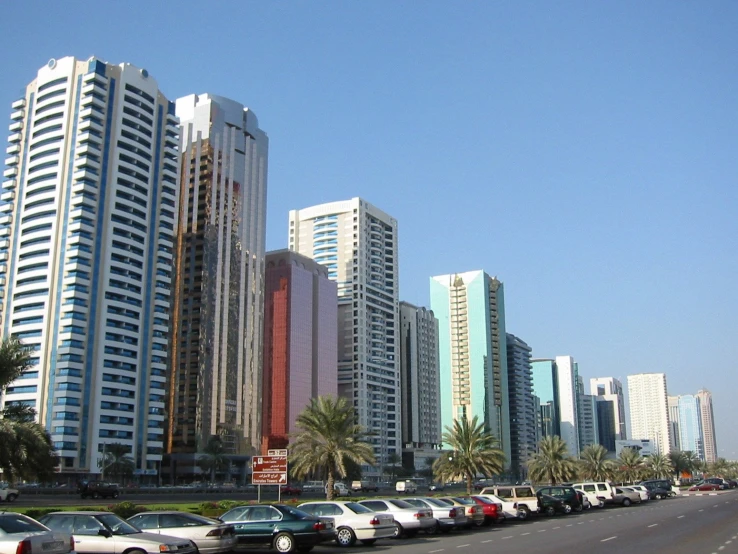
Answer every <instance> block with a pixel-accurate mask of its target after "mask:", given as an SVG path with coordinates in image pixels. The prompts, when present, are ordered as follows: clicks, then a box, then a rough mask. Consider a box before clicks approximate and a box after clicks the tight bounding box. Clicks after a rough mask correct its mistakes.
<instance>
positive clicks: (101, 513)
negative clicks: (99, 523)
mask: <svg viewBox="0 0 738 554" xmlns="http://www.w3.org/2000/svg"><path fill="white" fill-rule="evenodd" d="M46 515H49V516H105V515H115V514H114V513H113V512H104V511H93V510H69V511H66V510H65V511H63V512H51V513H49V514H46Z"/></svg>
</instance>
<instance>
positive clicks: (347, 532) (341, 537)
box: [336, 527, 356, 546]
mask: <svg viewBox="0 0 738 554" xmlns="http://www.w3.org/2000/svg"><path fill="white" fill-rule="evenodd" d="M355 542H356V535H355V534H354V532H353V531H352V530H351V528H350V527H339V528H338V531H336V544H337V545H338V546H353V545H354V543H355Z"/></svg>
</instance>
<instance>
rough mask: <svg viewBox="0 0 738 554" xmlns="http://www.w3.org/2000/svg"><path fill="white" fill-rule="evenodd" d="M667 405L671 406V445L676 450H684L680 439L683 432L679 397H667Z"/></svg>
mask: <svg viewBox="0 0 738 554" xmlns="http://www.w3.org/2000/svg"><path fill="white" fill-rule="evenodd" d="M667 405H668V407H669V429H670V431H671V446H672V448H673V449H674V450H682V445H681V443H680V441H679V439H680V437H681V433H680V432H679V427H680V425H679V397H678V396H669V397H668V398H667Z"/></svg>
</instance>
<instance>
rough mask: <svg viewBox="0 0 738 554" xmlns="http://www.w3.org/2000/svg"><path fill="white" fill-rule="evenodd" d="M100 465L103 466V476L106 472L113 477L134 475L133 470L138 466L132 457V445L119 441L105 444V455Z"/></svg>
mask: <svg viewBox="0 0 738 554" xmlns="http://www.w3.org/2000/svg"><path fill="white" fill-rule="evenodd" d="M99 465H100V467H101V468H102V474H103V477H104V476H105V474H108V475H112V476H113V477H127V476H129V475H133V470H134V469H135V468H136V463H135V462H134V461H133V458H132V457H131V447H130V446H128V445H126V444H121V443H119V442H114V443H112V444H106V445H105V446H104V450H103V457H102V459H101V460H100V462H99Z"/></svg>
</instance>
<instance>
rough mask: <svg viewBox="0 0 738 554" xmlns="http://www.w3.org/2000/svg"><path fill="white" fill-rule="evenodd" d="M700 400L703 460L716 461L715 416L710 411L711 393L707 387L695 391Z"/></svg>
mask: <svg viewBox="0 0 738 554" xmlns="http://www.w3.org/2000/svg"><path fill="white" fill-rule="evenodd" d="M696 397H697V399H699V401H700V419H701V423H702V435H703V438H704V449H705V461H706V462H707V463H710V464H711V463H713V462H716V461H717V459H718V451H717V439H716V437H715V416H714V414H713V413H712V393H711V392H710V391H709V390H707V389H701V390H699V391H697V394H696Z"/></svg>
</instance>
